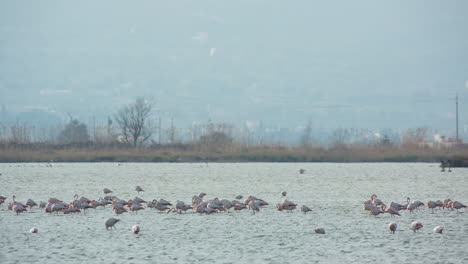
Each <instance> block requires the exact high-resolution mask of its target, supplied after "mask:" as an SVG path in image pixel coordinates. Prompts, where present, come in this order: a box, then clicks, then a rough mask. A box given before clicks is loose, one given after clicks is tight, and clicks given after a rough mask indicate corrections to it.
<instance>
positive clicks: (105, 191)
mask: <svg viewBox="0 0 468 264" xmlns="http://www.w3.org/2000/svg"><path fill="white" fill-rule="evenodd" d="M102 192H103V193H104V194H109V193H111V192H112V191H111V190H110V189H108V188H104V189H102Z"/></svg>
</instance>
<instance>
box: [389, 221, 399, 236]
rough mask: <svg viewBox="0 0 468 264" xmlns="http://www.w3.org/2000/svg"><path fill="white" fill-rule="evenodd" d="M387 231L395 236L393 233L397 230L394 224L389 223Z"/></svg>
mask: <svg viewBox="0 0 468 264" xmlns="http://www.w3.org/2000/svg"><path fill="white" fill-rule="evenodd" d="M388 229H390V232H392V234H395V231H396V229H397V224H395V223H390V224H389V225H388Z"/></svg>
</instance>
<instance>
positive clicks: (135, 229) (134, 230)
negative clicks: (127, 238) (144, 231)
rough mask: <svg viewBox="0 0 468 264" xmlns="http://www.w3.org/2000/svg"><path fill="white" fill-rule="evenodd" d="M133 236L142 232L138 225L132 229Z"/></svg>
mask: <svg viewBox="0 0 468 264" xmlns="http://www.w3.org/2000/svg"><path fill="white" fill-rule="evenodd" d="M132 232H133V234H138V233H139V232H140V227H139V226H138V225H134V226H133V227H132Z"/></svg>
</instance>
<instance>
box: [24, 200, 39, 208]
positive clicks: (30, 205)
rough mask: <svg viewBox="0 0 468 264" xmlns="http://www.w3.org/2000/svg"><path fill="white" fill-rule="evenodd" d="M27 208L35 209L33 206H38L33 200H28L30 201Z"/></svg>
mask: <svg viewBox="0 0 468 264" xmlns="http://www.w3.org/2000/svg"><path fill="white" fill-rule="evenodd" d="M26 206H29V208H31V209H32V208H33V206H37V203H36V202H34V201H33V200H31V199H28V201H27V202H26Z"/></svg>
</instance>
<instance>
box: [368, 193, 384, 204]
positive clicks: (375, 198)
mask: <svg viewBox="0 0 468 264" xmlns="http://www.w3.org/2000/svg"><path fill="white" fill-rule="evenodd" d="M371 200H372V203H373V204H375V205H376V206H379V205H383V204H384V203H383V202H382V200H380V199H377V195H375V194H373V195H372V196H371Z"/></svg>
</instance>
